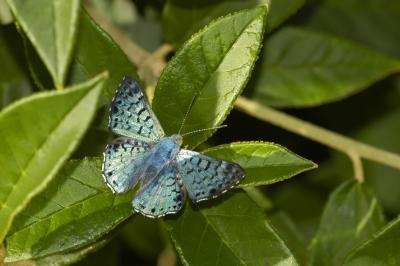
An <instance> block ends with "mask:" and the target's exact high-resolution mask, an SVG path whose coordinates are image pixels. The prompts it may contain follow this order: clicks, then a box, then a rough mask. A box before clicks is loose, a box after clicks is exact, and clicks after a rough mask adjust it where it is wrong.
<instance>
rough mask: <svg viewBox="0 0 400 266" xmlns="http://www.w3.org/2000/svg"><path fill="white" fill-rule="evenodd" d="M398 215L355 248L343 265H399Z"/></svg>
mask: <svg viewBox="0 0 400 266" xmlns="http://www.w3.org/2000/svg"><path fill="white" fill-rule="evenodd" d="M399 247H400V217H398V218H397V219H395V220H394V221H392V222H391V223H389V224H388V225H387V226H385V228H383V229H382V230H381V231H380V232H379V233H378V234H376V235H375V236H374V237H372V238H371V239H369V240H368V241H367V242H366V243H365V244H363V245H362V246H360V247H359V248H357V249H356V250H355V251H354V252H352V253H351V254H350V256H349V257H348V258H347V259H346V261H345V263H344V264H343V265H346V266H347V265H348V266H350V265H375V266H386V265H399V264H400V253H399Z"/></svg>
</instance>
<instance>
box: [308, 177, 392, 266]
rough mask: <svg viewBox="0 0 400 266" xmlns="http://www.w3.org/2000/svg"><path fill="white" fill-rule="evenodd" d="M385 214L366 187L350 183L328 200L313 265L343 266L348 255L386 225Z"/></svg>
mask: <svg viewBox="0 0 400 266" xmlns="http://www.w3.org/2000/svg"><path fill="white" fill-rule="evenodd" d="M384 223H385V221H384V217H383V212H382V209H381V207H380V205H379V204H378V202H377V200H376V198H375V196H374V195H373V194H372V193H371V192H370V191H369V190H368V189H367V188H366V187H365V185H364V184H360V183H357V182H356V181H353V180H349V181H348V182H345V183H343V184H342V185H341V186H339V187H338V188H337V189H336V190H335V191H334V192H333V193H332V194H331V196H330V197H329V200H328V203H327V205H326V207H325V209H324V212H323V214H322V219H321V223H320V226H319V228H318V232H317V234H316V236H315V238H314V240H313V243H312V257H311V262H312V265H342V263H343V261H344V259H345V258H346V256H347V255H348V253H349V252H350V251H351V250H352V249H353V248H354V247H355V246H357V245H359V244H360V243H362V242H363V241H365V240H366V239H368V238H369V237H371V236H372V234H373V233H375V232H376V231H377V230H379V229H380V228H381V227H382V226H383V225H384Z"/></svg>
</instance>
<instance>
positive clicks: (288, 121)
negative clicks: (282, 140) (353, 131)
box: [235, 97, 400, 169]
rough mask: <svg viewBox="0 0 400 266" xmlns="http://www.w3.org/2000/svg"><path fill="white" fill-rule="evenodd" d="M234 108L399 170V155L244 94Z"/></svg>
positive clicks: (332, 146) (347, 152)
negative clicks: (279, 109) (292, 114)
mask: <svg viewBox="0 0 400 266" xmlns="http://www.w3.org/2000/svg"><path fill="white" fill-rule="evenodd" d="M235 107H236V108H237V109H239V110H241V111H243V112H245V113H247V114H249V115H251V116H254V117H256V118H258V119H260V120H263V121H265V122H268V123H271V124H273V125H275V126H278V127H281V128H283V129H286V130H288V131H290V132H293V133H296V134H298V135H301V136H303V137H306V138H308V139H311V140H314V141H316V142H319V143H321V144H323V145H326V146H328V147H331V148H333V149H335V150H339V151H342V152H344V153H346V154H356V155H358V156H359V157H360V158H364V159H368V160H371V161H375V162H379V163H381V164H384V165H388V166H391V167H393V168H396V169H400V155H398V154H396V153H393V152H389V151H385V150H382V149H379V148H376V147H373V146H371V145H368V144H364V143H362V142H359V141H356V140H353V139H351V138H348V137H345V136H343V135H340V134H338V133H335V132H332V131H330V130H327V129H324V128H322V127H319V126H316V125H313V124H311V123H309V122H307V121H304V120H301V119H299V118H296V117H293V116H291V115H288V114H286V113H284V112H281V111H278V110H275V109H273V108H270V107H268V106H265V105H261V104H259V103H257V102H255V101H252V100H249V99H247V98H245V97H239V98H238V100H237V101H236V103H235Z"/></svg>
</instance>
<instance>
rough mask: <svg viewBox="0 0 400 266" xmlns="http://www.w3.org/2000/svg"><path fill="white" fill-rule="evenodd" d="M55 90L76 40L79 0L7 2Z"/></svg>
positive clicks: (61, 83) (65, 71)
mask: <svg viewBox="0 0 400 266" xmlns="http://www.w3.org/2000/svg"><path fill="white" fill-rule="evenodd" d="M7 1H8V4H9V5H10V7H11V10H12V11H13V13H14V15H15V17H16V20H17V22H18V23H19V24H20V25H21V27H22V29H23V30H24V32H25V33H26V35H27V36H28V38H29V40H30V41H31V42H32V44H33V46H34V47H35V48H36V50H37V52H38V54H39V56H40V57H41V59H42V60H43V62H44V64H45V65H46V67H47V69H48V70H49V72H50V74H51V76H52V77H53V80H54V83H55V85H56V87H62V86H63V85H64V81H65V78H66V74H67V70H68V63H69V60H70V56H71V52H72V47H73V44H74V39H75V32H76V24H77V21H78V14H79V0H70V1H63V0H37V1H24V0H7Z"/></svg>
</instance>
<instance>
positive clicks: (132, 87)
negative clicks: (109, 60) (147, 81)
mask: <svg viewBox="0 0 400 266" xmlns="http://www.w3.org/2000/svg"><path fill="white" fill-rule="evenodd" d="M108 127H109V129H110V130H111V131H112V132H114V133H116V134H118V135H120V136H126V137H130V138H134V139H138V140H142V141H147V142H155V141H157V140H159V139H160V138H162V137H163V136H164V131H163V129H162V127H161V124H160V122H159V121H158V120H157V117H156V116H155V114H154V113H153V111H152V110H151V108H150V105H149V103H148V102H147V99H146V97H145V96H144V94H143V92H142V90H141V89H140V86H139V83H138V82H137V81H136V80H134V79H132V78H130V77H124V79H123V80H122V82H121V84H120V85H119V86H118V88H117V91H116V92H115V96H114V98H113V100H112V103H111V107H110V114H109V124H108Z"/></svg>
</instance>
